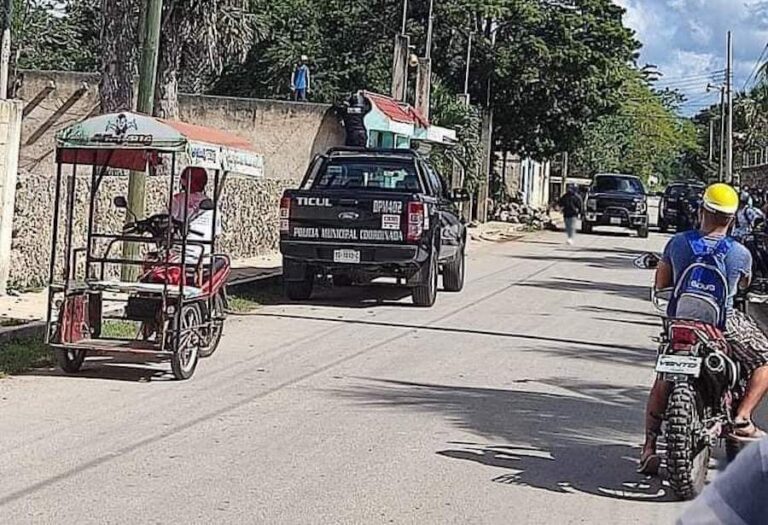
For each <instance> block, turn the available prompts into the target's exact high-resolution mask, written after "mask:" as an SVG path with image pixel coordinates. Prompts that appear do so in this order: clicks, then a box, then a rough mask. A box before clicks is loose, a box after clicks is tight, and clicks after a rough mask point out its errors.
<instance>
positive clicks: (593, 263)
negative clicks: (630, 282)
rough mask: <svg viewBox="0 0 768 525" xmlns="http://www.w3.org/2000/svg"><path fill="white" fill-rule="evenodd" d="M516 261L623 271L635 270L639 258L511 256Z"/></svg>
mask: <svg viewBox="0 0 768 525" xmlns="http://www.w3.org/2000/svg"><path fill="white" fill-rule="evenodd" d="M510 257H511V258H514V259H522V260H525V261H541V262H553V261H557V262H564V263H570V264H578V265H580V266H587V267H589V268H598V269H601V270H622V269H630V268H634V265H633V262H634V260H635V259H636V258H637V256H636V255H635V254H633V255H621V254H617V255H602V256H601V255H594V256H570V257H569V256H567V255H563V256H558V255H510Z"/></svg>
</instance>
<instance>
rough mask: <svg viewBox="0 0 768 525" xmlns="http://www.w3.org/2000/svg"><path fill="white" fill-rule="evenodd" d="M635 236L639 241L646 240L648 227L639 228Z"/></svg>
mask: <svg viewBox="0 0 768 525" xmlns="http://www.w3.org/2000/svg"><path fill="white" fill-rule="evenodd" d="M637 236H638V237H640V238H641V239H647V238H648V226H640V228H638V230H637Z"/></svg>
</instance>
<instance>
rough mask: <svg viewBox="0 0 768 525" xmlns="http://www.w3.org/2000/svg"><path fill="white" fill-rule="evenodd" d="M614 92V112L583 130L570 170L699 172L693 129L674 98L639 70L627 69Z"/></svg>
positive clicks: (665, 176) (663, 174) (669, 175)
mask: <svg viewBox="0 0 768 525" xmlns="http://www.w3.org/2000/svg"><path fill="white" fill-rule="evenodd" d="M618 95H619V96H620V97H621V100H622V102H621V104H620V105H619V109H618V111H617V112H616V113H615V114H611V115H607V116H604V117H601V118H599V119H598V120H597V121H596V122H595V123H594V124H593V125H591V126H589V127H588V128H587V130H586V133H585V136H584V141H583V143H582V145H581V146H580V147H579V148H577V149H576V150H575V152H574V155H573V156H572V161H573V164H572V167H573V172H574V173H578V174H580V175H582V176H586V177H589V176H592V175H594V174H595V173H598V172H606V171H616V172H622V173H629V174H632V175H637V176H640V177H642V178H643V179H645V180H648V178H649V177H650V176H652V175H655V176H658V177H660V178H661V179H662V180H664V181H667V180H672V179H677V178H689V177H692V176H695V177H700V176H701V175H702V173H701V172H700V170H699V169H698V168H695V167H694V165H693V162H692V159H693V158H695V157H696V156H697V155H698V153H699V151H700V145H699V143H698V136H697V130H696V127H695V126H694V124H693V123H692V122H691V121H690V120H688V119H685V118H682V117H679V116H678V115H677V114H676V104H677V103H678V102H677V100H678V99H677V97H671V96H670V95H669V94H668V93H664V92H662V93H659V92H655V91H654V90H653V89H652V88H651V85H650V84H649V82H648V81H647V80H646V79H645V78H643V76H642V75H641V74H639V73H638V72H637V71H630V72H628V73H626V76H625V80H624V82H623V85H622V86H621V88H620V89H619V90H618Z"/></svg>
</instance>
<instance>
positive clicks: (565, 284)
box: [518, 277, 651, 301]
mask: <svg viewBox="0 0 768 525" xmlns="http://www.w3.org/2000/svg"><path fill="white" fill-rule="evenodd" d="M518 286H525V287H527V288H539V289H542V288H544V289H548V290H555V291H559V292H580V293H590V294H594V293H595V292H598V293H599V292H602V293H607V294H609V295H614V296H618V297H624V298H627V299H642V300H645V301H649V300H650V298H651V288H650V286H646V285H637V284H619V283H609V282H601V281H586V280H583V279H570V278H565V277H555V278H553V279H550V280H547V281H535V282H527V283H521V284H519V285H518Z"/></svg>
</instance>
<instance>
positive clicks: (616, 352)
mask: <svg viewBox="0 0 768 525" xmlns="http://www.w3.org/2000/svg"><path fill="white" fill-rule="evenodd" d="M248 316H249V317H276V318H280V319H295V320H303V321H322V322H327V323H334V324H351V325H360V326H377V327H387V328H396V329H397V328H399V329H403V330H419V331H426V332H438V333H446V334H456V335H477V336H485V337H495V338H504V339H510V340H518V341H522V342H525V341H528V342H531V343H534V345H532V346H530V348H526V347H522V346H514V347H510V350H514V351H523V352H526V351H532V352H546V353H551V354H553V355H558V356H563V357H572V358H578V359H596V360H601V361H609V362H616V363H620V364H633V365H635V364H636V365H642V366H646V365H647V364H648V356H649V355H651V356H655V353H654V352H655V350H652V351H650V354H649V349H648V348H650V345H649V347H645V346H631V345H627V344H625V343H619V342H616V343H611V342H603V341H585V340H581V339H573V338H570V339H569V338H567V337H549V336H545V335H540V334H522V333H516V332H501V331H495V330H478V329H473V328H466V327H456V326H435V325H419V324H409V323H392V322H388V321H373V320H366V319H343V318H342V319H339V318H333V317H324V316H319V315H306V314H289V313H284V312H281V313H277V312H253V313H250V314H248ZM536 343H551V346H550V347H545V346H542V345H539V344H536Z"/></svg>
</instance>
